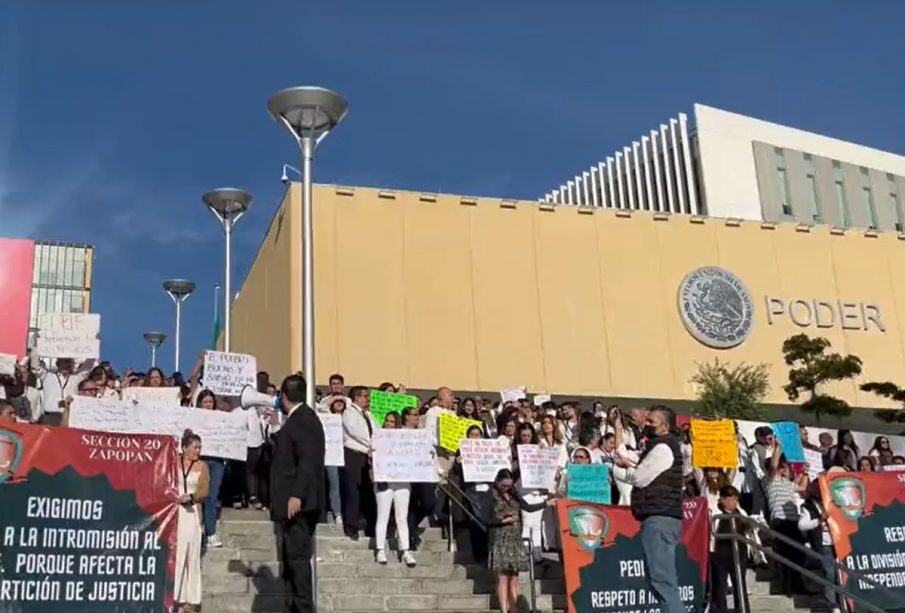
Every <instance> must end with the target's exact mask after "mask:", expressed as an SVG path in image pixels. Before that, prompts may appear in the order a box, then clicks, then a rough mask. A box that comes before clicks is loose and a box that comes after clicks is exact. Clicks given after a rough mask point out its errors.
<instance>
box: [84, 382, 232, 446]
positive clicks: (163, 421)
mask: <svg viewBox="0 0 905 613" xmlns="http://www.w3.org/2000/svg"><path fill="white" fill-rule="evenodd" d="M69 427H70V428H80V429H83V430H98V431H101V432H122V433H125V434H169V435H171V436H174V437H176V438H177V439H180V438H182V435H183V433H184V432H185V431H186V430H191V431H192V432H194V433H195V434H197V435H198V436H200V437H201V446H202V449H203V451H202V453H203V454H204V455H209V456H214V457H217V458H229V459H231V460H240V461H245V457H246V455H247V454H248V447H247V446H246V445H247V439H248V418H247V416H246V414H245V411H242V410H236V411H232V412H229V413H227V412H225V411H208V410H205V409H190V408H185V407H178V406H172V405H166V404H163V403H161V402H142V403H139V404H136V403H134V402H132V401H130V400H115V399H113V400H111V399H109V398H86V397H84V396H76V397H74V398H73V400H72V406H71V407H70V408H69Z"/></svg>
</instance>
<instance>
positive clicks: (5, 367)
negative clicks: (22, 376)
mask: <svg viewBox="0 0 905 613" xmlns="http://www.w3.org/2000/svg"><path fill="white" fill-rule="evenodd" d="M14 374H16V356H14V355H10V354H8V353H0V375H14Z"/></svg>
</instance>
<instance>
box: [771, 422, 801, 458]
mask: <svg viewBox="0 0 905 613" xmlns="http://www.w3.org/2000/svg"><path fill="white" fill-rule="evenodd" d="M770 427H771V428H773V436H774V437H775V438H776V439H777V440H778V441H779V443H780V445H782V452H783V453H784V454H785V456H786V459H787V460H788V461H789V462H804V446H803V445H802V444H801V430H800V429H799V427H798V424H796V423H795V422H794V421H777V422H775V423H772V424H770Z"/></svg>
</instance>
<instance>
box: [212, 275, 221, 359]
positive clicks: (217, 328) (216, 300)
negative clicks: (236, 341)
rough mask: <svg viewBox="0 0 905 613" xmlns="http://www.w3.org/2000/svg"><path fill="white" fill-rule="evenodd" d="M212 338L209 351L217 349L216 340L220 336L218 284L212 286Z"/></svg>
mask: <svg viewBox="0 0 905 613" xmlns="http://www.w3.org/2000/svg"><path fill="white" fill-rule="evenodd" d="M213 330H214V338H213V340H212V341H211V349H213V350H216V349H217V338H218V337H219V336H220V284H219V283H216V284H214V321H213Z"/></svg>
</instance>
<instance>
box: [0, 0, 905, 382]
mask: <svg viewBox="0 0 905 613" xmlns="http://www.w3.org/2000/svg"><path fill="white" fill-rule="evenodd" d="M903 23H905V3H902V2H892V1H890V2H878V3H871V6H870V8H869V10H868V9H867V8H866V7H865V6H864V5H862V4H861V3H851V2H837V1H824V2H811V1H807V2H805V1H802V2H778V1H777V2H772V1H771V2H761V3H753V4H752V3H745V4H742V3H726V2H709V1H707V2H705V1H701V2H674V1H672V2H643V3H642V2H621V3H615V2H602V1H596V2H592V1H586V2H567V1H561V2H540V1H535V0H520V1H517V2H516V1H503V0H500V1H497V2H473V1H465V0H458V1H456V2H439V1H428V0H420V1H415V0H411V1H396V0H379V1H378V0H360V1H351V0H350V1H344V0H331V1H326V0H296V1H294V2H290V1H282V0H191V1H190V2H185V1H176V0H157V1H155V2H140V1H139V0H126V1H120V2H114V1H113V0H79V1H78V2H73V1H72V0H55V1H49V0H4V1H3V2H0V236H6V237H33V238H41V239H52V240H68V241H77V242H87V243H91V244H94V245H95V246H96V267H95V276H94V307H95V310H96V311H97V312H99V313H101V315H102V327H103V337H104V344H103V352H104V354H105V357H107V358H109V359H112V360H113V361H114V362H115V364H116V365H117V366H118V367H120V368H122V367H124V366H127V365H132V366H136V367H144V365H145V364H146V363H147V348H146V345H145V344H144V341H143V340H142V339H141V333H142V332H144V331H146V330H151V329H161V330H165V331H167V332H171V331H172V330H171V328H172V322H173V306H172V303H171V302H170V300H169V298H167V297H166V295H165V294H164V292H163V290H162V289H161V287H160V283H161V281H162V280H163V279H165V278H169V277H187V278H190V279H193V280H195V281H196V282H197V283H198V287H199V289H198V292H197V293H196V295H195V296H193V297H192V298H190V299H189V302H187V303H186V309H185V318H184V324H185V325H184V337H183V351H184V355H185V356H187V357H188V356H194V355H197V353H198V351H200V350H201V349H202V348H203V347H204V345H205V344H206V343H207V342H208V339H209V338H210V332H211V314H212V308H213V307H212V304H213V286H214V284H215V283H217V282H220V280H221V277H222V266H223V249H222V245H223V239H222V233H221V231H220V230H219V228H218V226H217V224H216V222H215V220H214V219H213V218H212V217H211V215H210V213H208V212H207V211H206V210H205V209H204V207H203V205H202V204H201V201H200V197H201V194H202V193H203V192H205V191H206V190H208V189H211V188H214V187H219V186H223V185H231V186H236V187H242V188H244V189H247V190H249V191H251V192H252V194H254V196H255V204H254V206H253V208H252V209H251V211H250V212H249V214H248V215H247V216H246V218H244V219H243V220H242V221H241V222H240V223H239V225H238V226H237V234H236V241H235V260H234V261H235V266H234V269H235V280H234V287H235V288H237V289H238V287H239V286H240V283H241V280H242V279H243V278H244V275H245V271H246V270H247V267H248V265H249V263H250V261H251V258H252V257H253V255H254V252H255V250H256V248H257V245H258V243H259V242H260V240H261V238H262V236H263V232H264V230H265V228H266V226H267V224H268V222H269V221H270V218H271V216H272V215H273V212H274V210H275V207H276V206H277V203H278V200H279V197H280V195H281V193H282V185H281V183H280V181H279V176H280V167H281V165H282V164H283V163H284V162H288V163H295V160H296V159H297V153H296V149H295V145H294V143H293V142H292V141H291V139H290V138H289V136H288V135H287V134H285V133H284V132H283V131H281V130H280V129H278V128H277V127H276V125H275V124H274V123H273V122H272V121H271V120H270V118H269V117H268V115H267V113H266V110H265V104H266V101H267V99H268V97H269V96H270V95H271V94H272V93H273V92H275V91H276V90H278V89H280V88H283V87H287V86H290V85H305V84H317V85H323V86H326V87H331V88H333V89H336V90H338V91H340V92H342V93H343V94H344V95H345V96H346V97H347V98H348V99H349V101H350V112H349V115H348V117H347V119H346V121H345V122H344V123H343V124H342V126H341V127H340V129H339V130H337V131H336V133H334V134H333V135H331V136H330V138H329V139H328V140H327V141H326V142H325V143H324V146H322V147H321V149H320V150H319V157H318V159H317V162H316V166H315V172H316V180H318V181H321V182H329V183H342V184H349V185H373V186H384V187H391V188H401V189H419V190H438V191H443V192H451V193H463V194H472V195H485V196H507V197H522V198H529V199H531V198H536V197H537V196H538V195H540V194H542V193H544V192H545V191H547V190H548V189H549V188H550V187H552V186H554V185H555V184H557V183H558V182H559V181H560V180H562V179H564V178H567V177H569V176H571V175H573V174H574V173H575V172H576V171H577V170H579V169H581V168H585V167H587V166H589V165H590V164H591V163H592V162H593V161H595V160H597V159H599V158H600V157H601V156H603V155H604V154H606V153H607V152H610V151H612V150H614V149H615V148H617V147H621V146H622V145H623V144H625V143H627V142H629V141H630V140H631V139H633V138H635V137H637V136H638V135H640V134H642V133H644V132H646V131H648V130H649V129H650V128H651V127H654V126H655V125H657V124H658V123H659V122H660V121H662V120H663V119H665V118H667V117H669V116H674V115H675V114H676V113H678V112H683V111H684V112H690V111H691V108H692V104H693V103H695V102H701V103H705V104H709V105H713V106H718V107H721V108H726V109H729V110H732V111H736V112H740V113H744V114H749V115H753V116H755V117H760V118H763V119H767V120H771V121H775V122H778V123H784V124H789V125H793V126H796V127H800V128H803V129H807V130H811V131H815V132H819V133H823V134H828V135H832V136H836V137H839V138H843V139H846V140H852V141H855V142H859V143H864V144H867V145H870V146H874V147H877V148H880V149H886V150H890V151H895V152H898V153H905V113H903V112H902V108H903V106H902V99H903V95H905V78H903V75H902V58H903V57H905V36H903V35H902V24H903ZM188 361H190V359H187V358H183V362H184V363H183V367H184V368H185V367H186V363H187V362H188ZM162 365H163V366H164V367H165V368H170V367H171V366H172V343H171V341H170V340H168V341H167V345H165V348H164V350H163V359H162Z"/></svg>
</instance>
